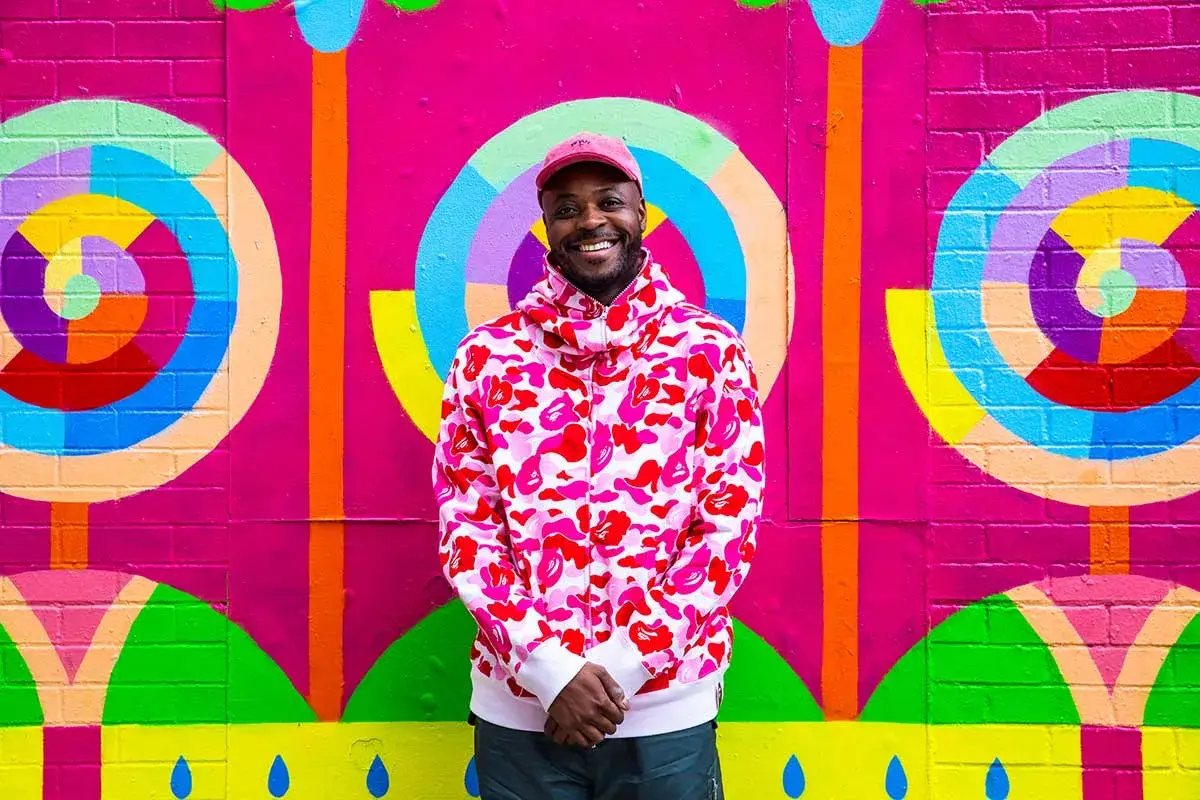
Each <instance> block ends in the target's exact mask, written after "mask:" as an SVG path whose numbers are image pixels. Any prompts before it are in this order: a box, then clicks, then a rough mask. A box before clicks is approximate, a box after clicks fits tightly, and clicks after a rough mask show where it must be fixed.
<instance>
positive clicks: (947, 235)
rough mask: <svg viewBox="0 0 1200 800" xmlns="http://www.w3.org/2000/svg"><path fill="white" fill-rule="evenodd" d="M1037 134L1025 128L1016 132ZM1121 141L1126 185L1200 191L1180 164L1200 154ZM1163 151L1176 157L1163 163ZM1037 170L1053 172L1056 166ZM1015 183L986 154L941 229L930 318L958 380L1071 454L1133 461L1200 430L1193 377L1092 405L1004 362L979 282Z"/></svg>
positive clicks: (1046, 444) (1011, 421)
mask: <svg viewBox="0 0 1200 800" xmlns="http://www.w3.org/2000/svg"><path fill="white" fill-rule="evenodd" d="M1044 133H1045V132H1044V131H1039V130H1038V129H1036V128H1034V129H1032V130H1031V129H1026V130H1023V131H1019V132H1018V133H1017V134H1015V136H1014V138H1016V137H1021V136H1038V135H1044ZM1124 141H1128V143H1129V166H1128V174H1129V177H1128V185H1129V186H1130V187H1136V188H1154V189H1160V190H1162V191H1170V192H1173V193H1175V194H1177V195H1181V196H1187V197H1188V198H1189V199H1190V197H1196V196H1197V194H1200V193H1198V192H1197V189H1198V187H1200V182H1198V181H1197V180H1196V178H1195V176H1194V175H1193V174H1192V173H1191V172H1190V171H1189V170H1188V169H1187V168H1186V167H1188V166H1189V165H1193V164H1198V163H1200V153H1197V151H1195V150H1193V149H1192V148H1188V147H1184V146H1183V145H1179V144H1176V143H1164V142H1162V141H1159V140H1151V139H1142V138H1131V139H1127V140H1124ZM1068 157H1069V156H1068ZM1168 157H1169V158H1171V159H1174V160H1172V161H1166V160H1165V159H1166V158H1168ZM1181 161H1182V162H1183V163H1181ZM1043 169H1054V164H1050V165H1046V166H1045V167H1043ZM1022 189H1023V186H1022V185H1019V184H1018V183H1016V182H1015V181H1014V180H1013V179H1012V178H1011V177H1010V176H1009V175H1008V174H1006V173H1005V172H1004V171H1003V170H1002V169H1001V168H999V167H997V166H995V165H994V164H992V163H991V162H989V161H986V160H985V161H984V162H983V164H982V165H980V167H979V168H978V169H976V170H975V172H974V173H973V174H972V175H971V177H970V178H968V180H967V181H966V182H965V183H964V184H963V185H962V186H961V187H960V188H959V190H958V191H957V192H956V193H955V195H954V198H953V199H952V200H951V201H950V204H949V205H948V206H947V208H946V212H945V215H944V217H943V220H942V225H941V229H940V230H939V232H938V242H937V250H936V253H935V256H934V263H933V280H932V285H931V295H932V298H933V308H934V317H935V320H936V326H937V334H938V338H939V339H940V341H941V345H942V350H943V351H944V353H945V357H946V361H947V362H948V364H949V365H950V368H951V370H952V371H953V372H954V374H955V376H956V377H957V378H958V380H959V382H960V383H961V384H962V385H963V387H964V388H965V389H966V390H967V391H968V392H969V393H970V395H971V396H972V397H973V398H974V399H975V401H976V402H977V403H979V405H980V406H982V407H983V408H984V410H985V411H987V413H988V414H990V415H991V416H992V417H993V418H994V419H995V420H996V421H997V422H998V423H999V424H1000V425H1002V426H1003V427H1004V428H1005V429H1007V430H1008V431H1009V432H1010V433H1012V434H1013V435H1015V436H1018V437H1020V438H1021V439H1023V440H1025V441H1026V442H1028V443H1030V444H1032V445H1035V446H1037V447H1039V448H1041V449H1043V450H1046V451H1048V452H1051V453H1055V454H1058V455H1063V456H1066V457H1069V458H1076V459H1100V460H1122V459H1130V458H1139V457H1144V456H1149V455H1153V454H1155V453H1162V452H1166V451H1168V450H1171V449H1173V448H1175V447H1177V446H1179V445H1180V444H1183V443H1184V442H1187V441H1190V440H1192V439H1194V438H1196V437H1197V436H1200V381H1198V382H1193V383H1192V384H1190V385H1189V386H1187V387H1186V388H1184V389H1182V390H1180V391H1178V392H1176V393H1175V394H1174V395H1172V396H1170V397H1168V398H1166V399H1164V400H1162V401H1160V402H1158V403H1156V404H1154V405H1150V406H1146V407H1143V408H1137V409H1133V410H1130V411H1094V410H1091V409H1081V408H1074V407H1072V406H1067V405H1063V404H1061V403H1058V402H1055V401H1053V400H1050V399H1049V398H1047V397H1045V396H1044V395H1042V394H1041V393H1039V392H1038V391H1037V390H1036V389H1034V388H1033V387H1032V386H1030V384H1029V383H1028V382H1027V381H1026V380H1025V378H1024V377H1023V376H1022V375H1021V374H1019V373H1018V372H1016V371H1015V370H1014V369H1013V368H1012V367H1011V366H1010V365H1009V364H1008V363H1007V362H1006V361H1005V360H1004V357H1003V356H1002V355H1001V354H1000V351H999V350H998V349H997V348H996V346H995V344H994V342H993V341H992V337H991V335H990V333H989V331H988V330H987V326H986V325H985V323H984V321H983V316H982V315H983V296H982V285H983V277H984V269H985V265H986V262H987V256H988V249H989V247H990V246H991V242H992V235H993V233H994V232H995V229H996V225H997V223H998V222H999V220H1000V218H1001V217H1002V216H1003V215H1004V214H1006V213H1008V209H1009V206H1010V204H1012V202H1013V201H1014V200H1015V199H1016V197H1017V195H1018V194H1019V193H1020V192H1021V191H1022ZM1017 211H1018V213H1019V211H1020V209H1018V210H1017Z"/></svg>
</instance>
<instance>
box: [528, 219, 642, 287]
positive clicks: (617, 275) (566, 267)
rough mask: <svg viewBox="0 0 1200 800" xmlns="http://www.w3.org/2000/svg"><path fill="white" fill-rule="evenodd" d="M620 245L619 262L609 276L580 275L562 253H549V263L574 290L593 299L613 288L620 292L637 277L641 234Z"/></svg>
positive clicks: (640, 256) (640, 258)
mask: <svg viewBox="0 0 1200 800" xmlns="http://www.w3.org/2000/svg"><path fill="white" fill-rule="evenodd" d="M622 245H623V247H624V251H623V252H622V253H621V260H620V261H619V262H618V264H617V269H616V271H615V272H612V273H610V274H609V275H599V276H589V275H583V274H580V273H579V272H577V271H576V270H575V268H574V267H573V266H572V264H571V259H570V258H569V257H568V256H567V255H566V253H565V252H563V251H560V252H551V254H550V263H551V264H553V265H554V266H556V267H558V269H559V271H560V272H561V273H562V274H563V277H565V278H566V279H567V280H569V281H570V282H571V283H572V285H574V286H575V288H576V289H579V290H580V291H581V292H583V293H585V294H588V295H591V296H593V297H595V296H597V295H604V294H606V293H607V292H610V291H611V290H612V289H613V288H614V287H616V288H617V289H618V292H620V291H623V290H624V289H625V287H627V286H628V285H629V284H631V283H633V279H634V278H636V277H637V274H638V272H640V271H641V269H642V256H643V253H642V234H641V233H638V234H637V235H635V236H634V237H633V238H627V239H624V240H623V241H622Z"/></svg>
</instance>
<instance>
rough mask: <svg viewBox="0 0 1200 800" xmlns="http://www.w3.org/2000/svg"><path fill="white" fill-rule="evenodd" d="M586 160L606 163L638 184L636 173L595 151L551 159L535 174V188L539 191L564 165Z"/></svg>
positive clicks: (585, 161) (594, 162) (582, 162)
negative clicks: (633, 173) (630, 172)
mask: <svg viewBox="0 0 1200 800" xmlns="http://www.w3.org/2000/svg"><path fill="white" fill-rule="evenodd" d="M588 162H591V163H593V164H607V165H608V166H610V167H612V168H613V169H615V170H617V171H618V172H620V173H621V174H622V175H624V176H625V177H626V178H629V180H631V181H633V182H634V183H638V184H639V185H640V182H639V181H638V177H637V176H636V175H630V174H629V170H627V169H626V168H625V167H623V166H621V165H620V164H619V163H617V161H616V160H615V159H611V158H608V157H606V156H602V155H597V154H595V153H572V154H571V155H569V156H563V157H562V158H560V159H558V160H556V161H552V162H550V163H549V164H547V165H546V166H544V167H542V169H541V171H539V172H538V174H537V179H536V180H535V185H536V186H537V190H538V191H539V192H540V191H541V190H542V188H543V187H544V186H545V185H546V183H547V182H548V181H549V180H550V179H551V178H552V177H554V175H555V174H556V173H558V172H561V171H562V170H563V169H565V168H566V167H569V166H571V165H572V164H584V163H588Z"/></svg>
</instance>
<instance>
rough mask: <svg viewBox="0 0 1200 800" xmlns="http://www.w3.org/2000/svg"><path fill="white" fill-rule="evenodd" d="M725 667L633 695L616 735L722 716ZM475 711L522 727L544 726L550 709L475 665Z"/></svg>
mask: <svg viewBox="0 0 1200 800" xmlns="http://www.w3.org/2000/svg"><path fill="white" fill-rule="evenodd" d="M723 679H724V673H723V672H716V673H713V674H712V675H709V676H707V677H705V678H702V679H701V680H699V681H696V682H694V683H679V684H674V685H672V686H669V687H667V688H666V689H661V690H659V691H657V692H651V693H649V694H644V695H637V696H635V697H631V698H629V704H630V708H629V710H628V711H626V712H625V721H624V722H622V723H621V724H620V725H618V726H617V732H616V733H614V734H612V736H611V737H610V738H614V739H621V738H626V739H627V738H632V737H635V736H657V735H659V734H664V733H675V732H677V731H682V730H686V729H688V728H694V727H695V726H697V725H703V724H704V723H706V722H711V721H713V720H714V719H716V717H717V708H718V697H719V695H720V692H721V686H722V681H723ZM471 684H472V692H471V711H472V712H473V713H474V714H475V715H476V716H477V717H479V718H480V719H482V720H484V721H485V722H490V723H492V724H493V725H499V726H500V727H503V728H510V729H512V730H518V731H537V732H539V733H540V732H541V731H543V730H545V728H546V711H545V709H543V708H542V706H541V704H540V703H539V702H538V701H537V700H535V699H533V698H523V697H514V696H513V695H512V693H511V692H509V690H508V687H507V686H506V685H505V684H504V682H503V681H497V680H495V679H493V678H488V677H486V676H484V675H482V674H480V673H479V672H478V671H477V670H474V669H472V670H471Z"/></svg>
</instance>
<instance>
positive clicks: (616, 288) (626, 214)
mask: <svg viewBox="0 0 1200 800" xmlns="http://www.w3.org/2000/svg"><path fill="white" fill-rule="evenodd" d="M542 216H543V218H544V220H545V222H546V236H547V240H548V241H549V244H550V263H552V264H554V265H555V266H556V267H558V268H559V270H561V271H562V273H563V275H564V276H565V277H566V278H567V280H569V281H571V283H573V284H575V286H576V287H578V288H579V289H580V290H581V291H584V292H586V293H588V294H589V295H591V296H592V297H594V298H595V299H596V300H599V301H600V302H602V303H606V304H607V303H611V302H612V301H613V299H614V298H616V296H617V295H618V294H620V293H621V291H622V290H623V289H624V288H625V287H626V286H628V285H629V283H630V282H631V281H632V280H633V278H634V277H635V276H636V275H637V273H638V270H639V269H640V268H641V255H642V254H641V250H642V231H643V230H645V227H646V203H645V200H644V199H643V198H642V194H641V192H640V191H639V190H638V187H637V184H636V183H634V182H633V181H631V180H629V178H627V177H626V176H625V175H623V174H622V173H621V172H620V171H619V170H616V169H613V168H612V167H609V166H607V165H605V164H593V163H583V164H573V165H571V166H569V167H566V168H565V169H563V170H561V171H560V172H558V173H557V174H555V175H554V177H553V178H551V180H550V181H549V182H548V183H547V184H546V186H545V188H544V190H543V192H542Z"/></svg>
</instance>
